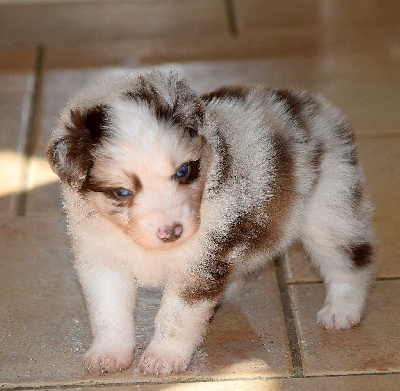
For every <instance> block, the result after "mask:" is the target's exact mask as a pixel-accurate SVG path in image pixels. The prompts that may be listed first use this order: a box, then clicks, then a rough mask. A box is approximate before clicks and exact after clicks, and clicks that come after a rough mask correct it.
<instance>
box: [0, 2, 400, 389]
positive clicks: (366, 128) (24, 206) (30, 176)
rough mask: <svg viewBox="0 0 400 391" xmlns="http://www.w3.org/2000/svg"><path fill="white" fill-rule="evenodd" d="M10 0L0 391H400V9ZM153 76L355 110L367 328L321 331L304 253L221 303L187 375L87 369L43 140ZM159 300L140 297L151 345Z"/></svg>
mask: <svg viewBox="0 0 400 391" xmlns="http://www.w3.org/2000/svg"><path fill="white" fill-rule="evenodd" d="M9 3H10V4H7V5H3V4H0V118H1V121H0V303H1V304H0V388H2V389H21V388H23V389H41V388H45V389H49V388H50V389H61V388H62V389H77V388H88V389H95V388H96V389H97V388H99V389H100V387H101V389H102V390H105V391H110V390H117V391H125V390H128V389H129V390H145V391H149V390H157V391H158V390H291V389H295V390H300V391H301V390H356V389H363V390H367V391H368V390H385V391H386V390H398V389H400V326H399V320H400V262H399V259H400V243H399V242H400V241H399V232H400V214H399V212H398V209H397V207H398V205H399V203H400V181H399V178H400V125H399V124H400V7H399V3H398V2H397V1H395V0H393V1H390V0H385V1H383V2H381V3H378V2H375V1H372V0H363V1H361V0H354V1H352V2H348V1H346V0H328V1H322V0H321V1H315V0H300V1H298V0H296V1H294V0H290V1H287V2H281V1H278V0H268V1H263V0H233V1H222V0H221V1H219V0H218V1H211V0H199V1H194V0H192V1H172V0H171V1H169V0H164V1H161V0H160V1H153V2H151V4H152V5H153V6H152V7H150V6H149V3H148V2H145V1H135V2H131V3H129V2H124V1H118V2H115V3H114V5H115V6H110V4H109V3H110V2H107V1H104V2H101V6H100V7H99V8H98V9H97V8H96V10H95V11H93V10H94V8H93V7H94V5H93V2H91V1H87V2H85V1H76V2H71V3H69V2H65V3H64V4H60V2H58V1H55V0H54V1H49V2H38V4H34V3H33V2H27V3H26V4H22V3H21V2H19V3H18V4H12V2H9ZM123 16H124V18H123ZM106 17H109V18H111V19H112V18H122V19H119V20H121V22H120V23H119V24H118V26H115V25H114V24H113V23H111V24H110V23H106V22H104V23H102V21H103V19H104V18H106ZM132 17H135V18H134V20H135V21H137V23H136V24H135V23H129V21H131V20H132ZM85 20H90V22H88V23H83V21H85ZM79 21H81V22H82V23H79ZM96 21H98V23H96ZM99 26H101V28H100V27H99ZM150 66H159V67H161V68H162V69H165V70H168V69H178V70H179V72H180V73H181V74H182V75H185V76H186V77H187V79H188V81H189V82H190V83H191V84H192V85H193V86H194V87H195V88H196V89H197V90H199V91H200V92H203V91H206V90H208V89H210V88H215V87H216V86H218V85H221V84H226V83H244V82H246V83H264V84H269V85H271V86H279V87H286V86H292V87H296V88H301V89H307V90H310V91H313V92H320V93H322V94H324V95H325V96H326V97H328V98H329V99H330V100H331V101H332V102H333V103H334V104H336V105H337V106H339V107H340V108H341V109H342V110H343V111H344V112H345V113H346V114H347V115H348V117H349V118H350V120H351V121H352V122H353V124H354V125H355V127H356V130H357V144H358V149H359V156H360V160H361V161H362V163H363V165H364V167H365V173H366V177H367V181H368V187H369V191H370V194H371V197H372V199H373V201H374V204H375V222H376V229H377V236H378V266H379V275H378V281H377V283H376V284H375V286H374V287H373V289H372V291H371V296H370V301H369V304H368V307H367V311H366V315H365V317H364V319H363V322H362V323H361V325H360V326H359V327H357V328H355V329H352V330H349V331H345V332H328V331H326V330H323V329H321V328H318V327H317V325H316V313H317V311H318V309H319V308H320V307H321V305H322V301H323V297H324V287H323V285H322V284H321V281H320V279H319V277H318V275H317V273H316V272H315V271H314V270H312V268H311V267H310V265H309V262H308V260H307V257H306V255H305V254H304V252H303V250H302V248H301V247H300V246H299V245H295V246H293V248H291V249H290V251H288V253H287V254H286V255H285V256H284V257H282V259H281V260H278V261H277V262H276V263H271V264H270V267H269V268H267V269H266V270H265V271H264V272H263V273H262V274H260V275H259V276H257V277H254V278H253V279H252V280H250V281H249V282H248V284H247V286H246V287H245V289H244V291H243V294H242V295H241V297H240V298H238V299H236V300H232V301H230V302H226V303H224V304H223V305H221V307H220V308H219V310H218V311H217V313H216V315H215V317H214V319H213V321H212V323H211V325H210V332H209V334H208V335H207V338H206V340H205V343H204V345H203V346H202V348H201V350H200V351H199V352H198V353H197V355H196V356H195V358H194V360H193V362H192V363H191V365H190V367H189V368H188V370H187V371H186V372H184V373H182V374H180V375H171V376H166V377H154V376H143V375H141V374H140V373H138V372H137V370H136V369H135V363H134V365H133V367H132V368H131V369H129V370H127V371H125V372H122V373H118V374H114V375H106V376H100V377H93V376H89V375H88V374H87V373H85V371H84V368H83V366H82V364H81V362H82V357H83V354H84V352H85V350H86V349H87V347H88V346H89V343H90V330H89V327H88V320H87V315H86V311H85V308H84V303H83V299H82V295H81V292H80V289H79V285H78V282H77V279H76V276H75V274H74V271H73V269H72V266H71V254H70V251H69V247H68V239H67V237H66V235H65V229H64V221H63V216H62V213H61V212H60V208H59V192H58V184H57V178H56V177H55V175H54V174H53V173H52V172H51V170H50V169H49V168H48V166H47V163H46V160H45V158H44V148H45V145H46V138H47V135H48V132H49V130H50V129H51V127H52V126H53V124H54V122H55V119H56V118H57V115H58V112H59V110H60V109H61V108H62V107H63V106H64V105H65V103H66V102H67V100H68V99H69V98H70V97H71V96H72V95H73V94H74V93H75V92H76V91H77V90H78V89H80V88H81V87H84V86H86V85H90V84H91V83H93V82H96V81H97V80H100V79H102V78H104V77H107V76H114V75H118V74H123V73H124V72H126V71H135V70H140V69H143V68H147V67H150ZM159 299H160V294H159V293H157V292H151V291H145V290H143V291H142V292H141V295H140V304H139V308H140V310H139V313H138V316H137V323H138V327H137V338H138V345H139V348H138V351H139V352H140V351H141V350H142V349H143V348H144V347H145V345H146V343H147V342H148V340H149V338H150V335H151V332H152V321H153V319H154V316H155V313H156V311H157V307H158V303H159ZM135 360H136V358H135Z"/></svg>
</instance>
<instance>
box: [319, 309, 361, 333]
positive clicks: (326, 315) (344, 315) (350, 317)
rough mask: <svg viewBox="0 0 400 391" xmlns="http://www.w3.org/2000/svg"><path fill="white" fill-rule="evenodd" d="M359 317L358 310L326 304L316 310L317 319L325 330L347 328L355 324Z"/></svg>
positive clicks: (357, 322)
mask: <svg viewBox="0 0 400 391" xmlns="http://www.w3.org/2000/svg"><path fill="white" fill-rule="evenodd" d="M360 318H361V311H360V310H357V309H351V308H346V307H345V306H335V305H333V304H327V305H325V307H323V308H322V309H321V310H320V311H319V312H318V316H317V321H318V324H320V325H322V326H324V327H325V328H326V329H327V330H347V329H350V328H352V327H355V326H357V325H358V324H359V323H360Z"/></svg>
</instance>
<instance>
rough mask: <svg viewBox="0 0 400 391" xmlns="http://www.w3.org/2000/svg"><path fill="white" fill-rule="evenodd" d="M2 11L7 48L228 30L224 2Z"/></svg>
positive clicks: (0, 26) (47, 5)
mask: <svg viewBox="0 0 400 391" xmlns="http://www.w3.org/2000/svg"><path fill="white" fill-rule="evenodd" d="M0 10H1V12H0V37H1V39H0V42H2V43H7V44H12V43H14V44H17V43H21V42H23V43H24V42H29V43H43V42H65V41H67V42H71V41H74V42H76V41H81V42H88V41H93V40H95V41H98V40H118V39H123V38H132V37H154V36H179V35H181V34H185V35H188V34H190V35H191V36H194V37H196V36H197V37H201V36H204V35H211V34H220V33H224V32H226V31H227V30H228V21H227V15H226V10H225V4H224V1H223V0H217V1H215V0H200V1H197V0H189V1H184V2H182V1H173V0H167V1H151V2H147V1H133V2H132V1H130V2H127V1H102V2H93V1H86V2H69V1H68V2H63V3H61V2H59V3H54V2H51V1H50V2H47V1H46V2H39V3H37V2H24V3H23V4H0ZM115 21H118V23H116V22H115Z"/></svg>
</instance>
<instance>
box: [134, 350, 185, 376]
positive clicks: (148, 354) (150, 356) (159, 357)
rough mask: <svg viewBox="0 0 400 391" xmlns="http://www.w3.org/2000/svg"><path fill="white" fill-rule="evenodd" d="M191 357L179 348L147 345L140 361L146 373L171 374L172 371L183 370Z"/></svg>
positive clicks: (142, 369) (141, 368)
mask: <svg viewBox="0 0 400 391" xmlns="http://www.w3.org/2000/svg"><path fill="white" fill-rule="evenodd" d="M190 359H191V355H189V357H187V355H185V354H184V353H182V352H178V351H177V350H174V349H172V350H170V351H166V350H164V349H157V348H152V347H151V346H149V347H147V349H146V350H145V352H144V353H143V355H142V357H141V358H140V361H139V369H140V370H141V371H142V372H143V373H144V374H145V375H169V374H170V373H178V372H183V371H184V370H185V369H186V368H187V366H188V364H189V362H190Z"/></svg>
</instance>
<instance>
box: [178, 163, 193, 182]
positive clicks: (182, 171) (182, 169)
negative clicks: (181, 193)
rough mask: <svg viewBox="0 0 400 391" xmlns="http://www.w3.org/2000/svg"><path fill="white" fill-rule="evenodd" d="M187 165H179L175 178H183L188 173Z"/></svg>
mask: <svg viewBox="0 0 400 391" xmlns="http://www.w3.org/2000/svg"><path fill="white" fill-rule="evenodd" d="M189 170H190V168H189V166H188V165H187V164H184V165H183V166H180V167H179V168H178V169H177V170H176V173H175V178H177V179H181V178H184V177H185V176H187V175H188V174H189Z"/></svg>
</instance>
